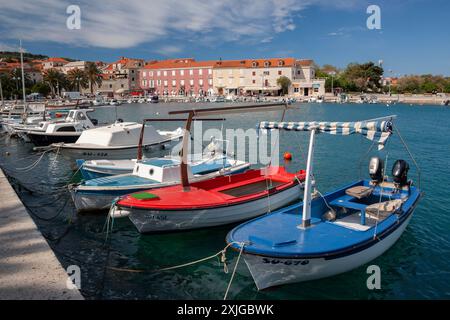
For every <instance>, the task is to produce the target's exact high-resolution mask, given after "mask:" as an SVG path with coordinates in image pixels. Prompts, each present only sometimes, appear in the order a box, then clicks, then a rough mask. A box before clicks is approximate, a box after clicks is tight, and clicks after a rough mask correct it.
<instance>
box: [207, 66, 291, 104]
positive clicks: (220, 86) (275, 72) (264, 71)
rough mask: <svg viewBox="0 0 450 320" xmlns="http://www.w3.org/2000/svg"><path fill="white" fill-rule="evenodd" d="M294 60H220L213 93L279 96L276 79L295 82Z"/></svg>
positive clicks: (279, 90)
mask: <svg viewBox="0 0 450 320" xmlns="http://www.w3.org/2000/svg"><path fill="white" fill-rule="evenodd" d="M295 66H296V60H295V59H294V58H271V59H245V60H228V61H219V62H217V63H216V65H215V67H214V72H213V74H214V76H213V83H214V91H215V92H216V94H219V95H225V94H226V95H259V94H267V95H279V94H280V93H281V87H280V86H279V85H278V84H277V80H278V79H279V78H280V77H282V76H285V77H287V78H288V79H289V80H291V81H292V80H293V79H294V75H295Z"/></svg>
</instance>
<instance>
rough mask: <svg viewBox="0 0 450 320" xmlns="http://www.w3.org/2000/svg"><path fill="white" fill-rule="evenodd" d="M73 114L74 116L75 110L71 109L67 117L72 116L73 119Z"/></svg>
mask: <svg viewBox="0 0 450 320" xmlns="http://www.w3.org/2000/svg"><path fill="white" fill-rule="evenodd" d="M73 116H74V112H73V111H70V112H69V115H68V116H67V118H72V119H73Z"/></svg>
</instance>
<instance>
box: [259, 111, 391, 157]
mask: <svg viewBox="0 0 450 320" xmlns="http://www.w3.org/2000/svg"><path fill="white" fill-rule="evenodd" d="M391 119H392V118H389V119H386V118H385V120H365V121H358V122H316V121H313V122H268V121H263V122H261V123H260V124H259V128H260V129H262V130H287V131H311V130H316V131H317V132H324V133H328V134H335V135H342V136H346V135H351V134H361V135H363V136H364V137H366V138H367V139H369V140H371V141H375V142H377V143H378V149H379V150H380V149H382V148H383V147H384V144H385V143H386V141H387V139H388V138H389V136H390V135H391V134H392V121H391Z"/></svg>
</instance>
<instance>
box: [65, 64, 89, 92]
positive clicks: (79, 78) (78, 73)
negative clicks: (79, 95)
mask: <svg viewBox="0 0 450 320" xmlns="http://www.w3.org/2000/svg"><path fill="white" fill-rule="evenodd" d="M67 81H68V83H69V85H70V88H71V89H76V90H77V91H80V89H81V88H84V89H85V88H88V87H89V79H88V75H87V73H86V72H84V71H83V70H80V69H78V68H75V69H72V70H70V71H69V72H67Z"/></svg>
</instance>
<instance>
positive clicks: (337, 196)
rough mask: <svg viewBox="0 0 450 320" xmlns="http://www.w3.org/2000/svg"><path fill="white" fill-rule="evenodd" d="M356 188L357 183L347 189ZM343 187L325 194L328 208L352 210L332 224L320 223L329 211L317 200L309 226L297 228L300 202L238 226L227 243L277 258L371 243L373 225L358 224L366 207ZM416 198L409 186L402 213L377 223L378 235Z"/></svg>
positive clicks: (312, 209) (319, 253) (368, 221)
mask: <svg viewBox="0 0 450 320" xmlns="http://www.w3.org/2000/svg"><path fill="white" fill-rule="evenodd" d="M361 183H362V182H359V184H361ZM355 185H358V183H356V184H352V185H350V186H347V187H346V188H348V187H351V186H355ZM346 188H343V189H339V190H338V191H336V192H333V193H329V194H326V195H325V198H326V199H327V202H328V204H329V205H330V206H332V207H335V208H336V207H337V205H339V206H343V207H345V208H347V205H348V207H350V209H351V210H349V211H348V213H347V214H344V215H342V216H339V214H338V219H336V220H335V221H326V220H322V217H321V215H322V213H323V212H326V211H327V210H328V209H327V207H326V205H325V203H324V201H323V199H322V198H316V199H314V200H313V203H312V208H311V211H312V213H311V215H312V217H311V227H309V228H307V229H303V228H300V225H301V223H302V210H303V204H302V202H299V203H297V204H294V205H292V206H290V207H287V208H283V209H280V210H277V211H275V212H273V213H271V214H269V215H265V216H263V217H259V218H256V219H254V220H251V221H248V222H246V223H243V224H241V225H240V226H238V227H236V228H235V229H233V230H232V231H231V232H230V233H229V234H228V236H227V241H228V242H230V241H235V242H246V243H248V244H247V245H246V247H245V251H246V252H250V253H255V254H261V255H267V256H279V257H286V256H297V257H302V256H303V257H304V256H317V255H322V254H330V253H333V252H338V251H341V250H343V249H346V248H352V247H355V246H357V245H358V244H360V243H363V242H366V241H370V240H371V239H373V236H374V228H373V226H375V224H376V222H375V221H374V220H372V219H369V218H366V225H361V216H360V215H361V211H360V210H358V208H359V209H362V208H363V207H364V208H365V207H366V204H361V203H357V202H352V201H351V200H355V199H354V198H352V197H349V196H347V195H345V190H346ZM377 192H378V194H377V196H378V197H379V189H378V190H377V189H376V190H375V191H374V194H376V193H377ZM398 197H400V195H398ZM419 197H420V193H419V191H418V190H417V189H416V188H415V187H412V188H411V194H410V195H409V198H408V200H407V201H406V202H405V203H404V205H403V209H402V210H403V211H402V212H401V214H391V215H389V216H387V217H386V218H385V219H384V220H382V221H378V225H377V234H380V233H382V232H383V231H385V230H387V229H388V228H390V227H392V226H395V225H396V224H397V222H398V221H399V220H400V219H401V217H402V215H405V214H406V213H407V212H408V210H412V208H413V207H414V205H415V203H416V202H417V201H418V199H419ZM347 209H348V208H347Z"/></svg>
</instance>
